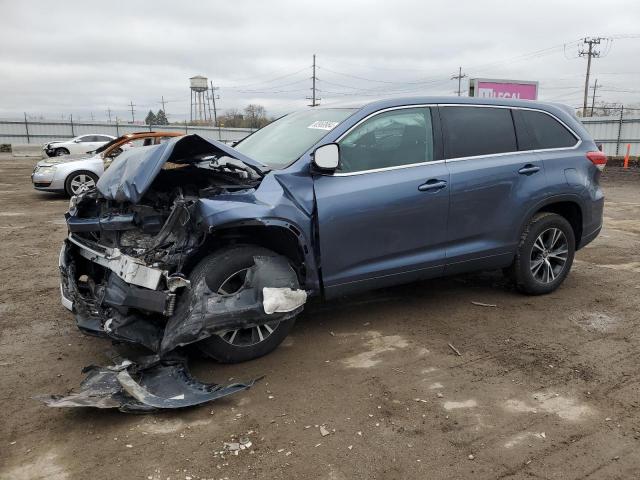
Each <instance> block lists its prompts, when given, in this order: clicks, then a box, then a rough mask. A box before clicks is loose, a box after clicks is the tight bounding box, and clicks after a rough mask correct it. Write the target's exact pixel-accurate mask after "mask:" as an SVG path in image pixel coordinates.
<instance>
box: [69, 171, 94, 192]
mask: <svg viewBox="0 0 640 480" xmlns="http://www.w3.org/2000/svg"><path fill="white" fill-rule="evenodd" d="M70 185H71V191H72V192H73V194H74V195H78V194H80V193H82V192H86V191H87V190H91V189H92V188H95V186H96V182H95V180H94V179H93V178H91V176H90V175H87V174H86V173H81V174H79V175H76V176H75V177H73V178H72V179H71V182H70Z"/></svg>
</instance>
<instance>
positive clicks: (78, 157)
mask: <svg viewBox="0 0 640 480" xmlns="http://www.w3.org/2000/svg"><path fill="white" fill-rule="evenodd" d="M95 156H96V155H95V154H89V155H87V154H86V153H84V154H75V155H63V156H61V157H51V158H45V159H43V160H40V161H39V162H38V166H39V167H50V166H52V165H59V164H61V163H70V162H80V161H82V160H88V159H89V158H93V157H95Z"/></svg>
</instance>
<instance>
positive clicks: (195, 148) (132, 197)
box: [96, 134, 269, 204]
mask: <svg viewBox="0 0 640 480" xmlns="http://www.w3.org/2000/svg"><path fill="white" fill-rule="evenodd" d="M206 155H213V156H216V157H218V158H221V157H231V158H232V159H235V160H238V161H240V162H242V163H243V164H245V165H246V166H247V167H249V169H251V170H253V171H254V172H256V173H257V174H258V175H260V176H264V175H265V174H266V173H267V172H268V171H269V169H268V167H266V166H265V165H263V164H261V163H260V162H258V161H256V160H254V159H252V158H250V157H247V156H246V155H244V154H242V153H240V152H238V151H237V150H235V149H233V148H231V147H230V146H228V145H225V144H224V143H222V142H219V141H216V140H210V139H206V138H203V137H201V136H200V135H195V134H193V135H185V136H183V137H176V138H174V139H172V140H169V141H168V142H165V143H161V144H160V145H154V146H151V147H139V148H132V149H129V150H125V151H124V152H123V153H121V154H120V155H119V156H118V157H117V158H116V159H115V160H114V162H113V163H112V164H111V166H110V167H109V168H108V169H107V170H106V171H105V173H104V174H103V175H102V177H100V180H99V181H98V183H97V185H96V188H97V189H98V192H100V194H101V195H102V196H103V197H104V198H106V199H108V200H114V201H116V202H130V203H134V204H135V203H138V202H139V201H140V199H141V198H142V197H143V196H144V194H145V193H146V191H147V190H148V189H149V187H150V186H151V184H152V183H153V180H154V179H155V178H156V176H157V175H158V173H160V170H162V167H163V165H164V164H165V163H167V162H172V163H178V164H195V163H199V162H201V161H202V156H206Z"/></svg>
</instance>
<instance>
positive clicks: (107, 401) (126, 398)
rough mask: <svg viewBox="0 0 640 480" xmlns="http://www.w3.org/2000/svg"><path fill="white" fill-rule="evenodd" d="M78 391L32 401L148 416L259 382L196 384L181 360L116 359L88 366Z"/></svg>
mask: <svg viewBox="0 0 640 480" xmlns="http://www.w3.org/2000/svg"><path fill="white" fill-rule="evenodd" d="M83 373H86V374H87V376H86V378H85V379H84V380H83V381H82V383H81V384H80V389H79V391H77V392H75V393H71V394H68V395H41V396H37V397H34V398H35V399H36V400H41V401H43V402H44V403H45V404H46V405H47V406H49V407H55V408H72V407H93V408H115V409H118V410H120V411H121V412H128V413H150V412H155V411H158V410H164V409H179V408H185V407H192V406H195V405H201V404H203V403H207V402H211V401H213V400H217V399H219V398H222V397H226V396H228V395H233V394H234V393H238V392H241V391H243V390H247V389H249V388H251V387H252V386H253V385H254V383H255V382H256V381H257V380H259V379H255V380H251V381H249V382H247V383H233V384H230V385H226V386H223V385H218V384H215V383H202V382H199V381H197V380H195V379H194V378H193V377H192V376H191V374H190V373H189V370H188V368H187V363H186V360H185V359H184V358H181V357H174V358H171V359H160V358H159V357H157V356H153V357H146V358H141V359H139V360H138V361H137V362H136V363H134V362H132V361H130V360H126V359H119V361H118V362H117V363H116V365H113V366H109V367H98V366H94V365H92V366H89V367H85V368H84V369H83Z"/></svg>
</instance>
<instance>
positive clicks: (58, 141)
mask: <svg viewBox="0 0 640 480" xmlns="http://www.w3.org/2000/svg"><path fill="white" fill-rule="evenodd" d="M71 140H73V139H72V138H67V139H66V140H65V139H62V140H52V141H50V142H47V143H45V147H48V146H50V145H56V144H58V143H69V142H70V141H71Z"/></svg>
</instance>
